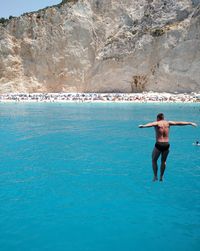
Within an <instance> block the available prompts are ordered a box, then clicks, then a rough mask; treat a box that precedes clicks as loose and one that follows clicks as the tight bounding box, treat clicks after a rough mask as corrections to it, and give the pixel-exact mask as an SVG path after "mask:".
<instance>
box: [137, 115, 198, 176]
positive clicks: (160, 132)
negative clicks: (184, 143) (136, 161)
mask: <svg viewBox="0 0 200 251" xmlns="http://www.w3.org/2000/svg"><path fill="white" fill-rule="evenodd" d="M184 125H192V126H197V125H196V124H195V123H192V122H186V121H166V120H165V119H164V114H163V113H159V114H158V115H157V121H155V122H152V123H148V124H145V125H139V128H146V127H154V128H155V132H156V143H155V147H154V149H153V153H152V166H153V172H154V178H153V181H156V180H158V178H157V171H158V165H157V160H158V158H159V157H160V155H161V167H160V181H162V180H163V175H164V171H165V167H166V160H167V156H168V154H169V147H170V144H169V128H170V126H184Z"/></svg>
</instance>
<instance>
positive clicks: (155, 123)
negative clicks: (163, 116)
mask: <svg viewBox="0 0 200 251" xmlns="http://www.w3.org/2000/svg"><path fill="white" fill-rule="evenodd" d="M157 125H158V122H152V123H148V124H145V125H139V126H138V127H139V128H145V127H152V126H157Z"/></svg>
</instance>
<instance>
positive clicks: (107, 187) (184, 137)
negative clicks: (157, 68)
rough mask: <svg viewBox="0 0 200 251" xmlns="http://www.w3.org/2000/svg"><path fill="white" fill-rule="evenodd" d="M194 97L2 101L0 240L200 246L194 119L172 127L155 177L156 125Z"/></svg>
mask: <svg viewBox="0 0 200 251" xmlns="http://www.w3.org/2000/svg"><path fill="white" fill-rule="evenodd" d="M158 112H164V113H165V114H166V117H167V118H168V119H170V120H192V121H194V122H196V123H198V124H200V116H199V115H200V105H197V104H196V105H193V104H187V105H186V104H185V105H180V104H168V105H166V104H162V105H158V104H154V105H153V104H0V138H1V141H0V148H1V151H0V249H1V250H2V251H7V250H9V251H10V250H15V251H18V250H20V251H21V250H41V251H43V250H50V251H51V250H52V251H57V250H67V251H79V250H80V251H85V250H88V251H112V250H113V251H118V250H119V251H122V250H124V251H129V250H130V251H133V250H136V251H143V250H144V251H146V250H148V251H151V250H152V251H153V250H162V251H165V250H166V251H168V250H176V251H179V250H181V251H196V250H200V202H199V201H200V147H195V146H192V143H193V142H194V141H195V140H200V127H198V128H193V127H190V126H188V127H173V128H171V140H170V142H171V152H170V155H169V158H168V165H167V169H166V173H165V179H164V182H163V183H159V182H157V183H153V182H152V181H151V180H152V169H151V159H150V156H151V152H152V148H153V145H154V131H153V129H152V128H149V129H139V128H138V127H137V126H138V124H143V123H146V122H149V121H152V120H154V118H155V116H156V114H157V113H158Z"/></svg>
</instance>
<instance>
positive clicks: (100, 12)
mask: <svg viewBox="0 0 200 251" xmlns="http://www.w3.org/2000/svg"><path fill="white" fill-rule="evenodd" d="M141 91H167V92H176V91H177V92H191V91H197V92H199V91H200V0H193V1H192V0H181V1H180V0H134V1H133V0H65V1H63V3H62V4H60V5H58V6H52V7H49V8H46V9H44V10H40V11H37V12H34V13H27V14H24V15H22V16H20V17H17V18H12V19H10V20H9V21H8V22H5V23H4V24H0V92H1V93H6V92H141Z"/></svg>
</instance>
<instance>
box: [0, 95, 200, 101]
mask: <svg viewBox="0 0 200 251" xmlns="http://www.w3.org/2000/svg"><path fill="white" fill-rule="evenodd" d="M4 102H63V103H64V102H78V103H80V102H81V103H82V102H132V103H148V102H156V103H157V102H162V103H165V102H166V103H178V102H182V103H194V102H200V93H199V94H197V93H190V94H186V93H184V94H183V93H181V94H178V93H175V94H172V93H155V92H143V93H9V94H0V103H4Z"/></svg>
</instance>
